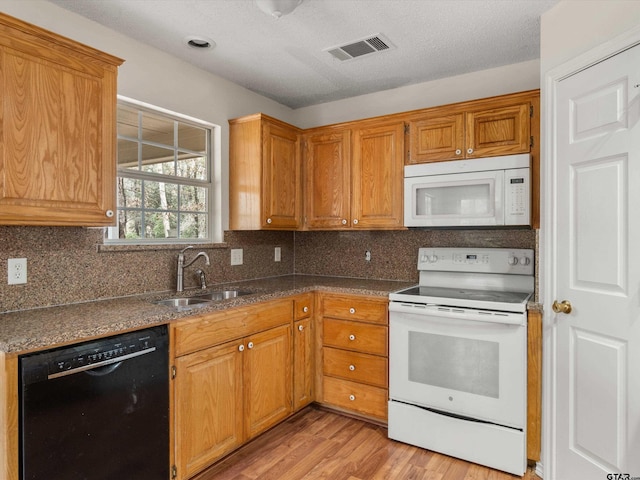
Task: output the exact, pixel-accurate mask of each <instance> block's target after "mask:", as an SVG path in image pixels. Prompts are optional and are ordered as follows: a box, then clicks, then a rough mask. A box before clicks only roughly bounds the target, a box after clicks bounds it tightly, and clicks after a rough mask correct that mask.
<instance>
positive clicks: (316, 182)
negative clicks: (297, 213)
mask: <svg viewBox="0 0 640 480" xmlns="http://www.w3.org/2000/svg"><path fill="white" fill-rule="evenodd" d="M304 152H305V156H304V170H305V195H304V200H305V217H306V222H305V227H306V228H308V229H311V230H314V229H318V230H319V229H325V230H326V229H349V230H353V229H368V230H370V229H385V228H388V229H393V228H403V227H402V201H403V200H402V198H403V196H402V185H403V165H404V122H401V121H399V122H393V123H386V124H384V123H383V124H380V123H372V122H365V123H363V124H362V126H360V125H359V123H358V122H356V123H354V124H352V125H349V127H344V128H334V127H330V128H327V129H324V130H323V129H319V130H316V131H314V132H312V133H309V134H308V135H307V136H305V149H304Z"/></svg>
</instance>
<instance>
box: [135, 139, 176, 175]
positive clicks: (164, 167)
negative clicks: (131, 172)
mask: <svg viewBox="0 0 640 480" xmlns="http://www.w3.org/2000/svg"><path fill="white" fill-rule="evenodd" d="M173 160H174V152H173V150H169V149H167V148H162V147H154V146H153V145H142V171H143V172H153V173H161V174H163V175H171V176H175V167H174V163H173Z"/></svg>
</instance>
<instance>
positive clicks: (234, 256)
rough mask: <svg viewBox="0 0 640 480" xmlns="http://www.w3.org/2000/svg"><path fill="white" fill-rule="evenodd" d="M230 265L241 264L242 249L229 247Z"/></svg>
mask: <svg viewBox="0 0 640 480" xmlns="http://www.w3.org/2000/svg"><path fill="white" fill-rule="evenodd" d="M231 265H242V249H241V248H232V249H231Z"/></svg>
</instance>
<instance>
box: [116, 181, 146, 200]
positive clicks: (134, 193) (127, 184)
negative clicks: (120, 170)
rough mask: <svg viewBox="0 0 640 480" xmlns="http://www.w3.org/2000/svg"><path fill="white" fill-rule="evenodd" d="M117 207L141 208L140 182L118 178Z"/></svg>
mask: <svg viewBox="0 0 640 480" xmlns="http://www.w3.org/2000/svg"><path fill="white" fill-rule="evenodd" d="M118 207H122V208H140V207H142V182H141V181H140V180H133V179H131V178H123V177H118Z"/></svg>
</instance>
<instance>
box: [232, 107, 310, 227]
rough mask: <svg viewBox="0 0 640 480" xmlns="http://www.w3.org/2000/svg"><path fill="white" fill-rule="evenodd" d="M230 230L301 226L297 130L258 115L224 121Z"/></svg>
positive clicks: (298, 137)
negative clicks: (227, 139) (226, 137)
mask: <svg viewBox="0 0 640 480" xmlns="http://www.w3.org/2000/svg"><path fill="white" fill-rule="evenodd" d="M229 128H230V133H229V227H230V229H231V230H260V229H274V230H279V229H286V230H295V229H297V228H298V227H299V226H300V218H301V198H300V131H299V130H298V129H297V128H296V127H294V126H292V125H289V124H286V123H284V122H281V121H279V120H276V119H274V118H271V117H268V116H266V115H263V114H256V115H251V116H248V117H242V118H238V119H235V120H230V121H229Z"/></svg>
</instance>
